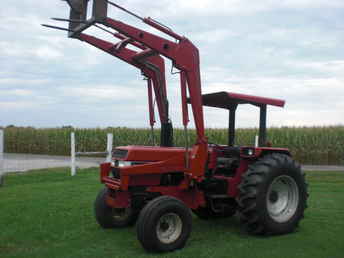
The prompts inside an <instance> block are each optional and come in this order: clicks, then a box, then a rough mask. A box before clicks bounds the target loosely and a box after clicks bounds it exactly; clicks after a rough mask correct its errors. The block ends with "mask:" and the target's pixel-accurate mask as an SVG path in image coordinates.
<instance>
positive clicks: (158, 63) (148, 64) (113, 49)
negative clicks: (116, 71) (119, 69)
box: [77, 33, 168, 124]
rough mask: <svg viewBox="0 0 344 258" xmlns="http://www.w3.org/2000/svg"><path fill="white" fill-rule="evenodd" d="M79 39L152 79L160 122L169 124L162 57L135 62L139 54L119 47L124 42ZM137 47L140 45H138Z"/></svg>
mask: <svg viewBox="0 0 344 258" xmlns="http://www.w3.org/2000/svg"><path fill="white" fill-rule="evenodd" d="M118 35H120V34H118ZM118 37H120V36H118ZM77 38H78V39H80V40H81V41H84V42H87V43H88V44H90V45H92V46H95V47H97V48H99V49H101V50H103V51H104V52H107V53H109V54H110V55H112V56H114V57H117V58H119V59H121V60H122V61H124V62H126V63H128V64H130V65H133V66H135V67H137V68H138V69H140V70H141V71H142V73H143V74H144V75H145V76H146V77H147V78H148V79H151V80H152V82H153V88H154V93H155V96H156V101H157V106H158V110H159V117H160V121H161V123H162V124H163V123H167V122H168V110H167V109H168V104H167V96H166V81H165V62H164V59H163V58H161V57H160V56H152V57H149V58H148V59H147V60H145V62H135V61H134V60H133V57H134V56H135V55H136V54H137V52H136V51H134V50H131V49H129V48H127V47H125V46H122V47H119V46H120V45H121V42H122V41H120V42H119V43H117V44H113V43H111V42H108V41H105V40H102V39H99V38H97V37H94V36H90V35H88V34H84V33H81V34H80V35H78V37H77ZM124 40H125V39H124ZM135 46H138V45H137V44H136V45H135Z"/></svg>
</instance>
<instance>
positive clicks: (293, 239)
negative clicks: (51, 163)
mask: <svg viewBox="0 0 344 258" xmlns="http://www.w3.org/2000/svg"><path fill="white" fill-rule="evenodd" d="M307 178H308V181H309V191H310V199H309V208H308V209H307V211H306V218H305V219H304V220H303V221H302V223H301V225H300V227H299V229H298V231H297V232H296V233H293V234H289V235H284V236H274V237H256V236H251V235H248V234H246V233H245V232H244V231H242V230H241V228H240V225H239V222H238V220H237V219H236V218H229V219H222V220H216V221H202V220H200V219H197V218H194V219H193V231H192V234H191V237H190V239H189V241H188V243H187V245H186V247H185V248H184V249H182V250H179V251H176V252H172V253H166V254H147V253H146V252H145V251H144V250H143V249H142V248H141V246H140V244H139V242H138V241H137V240H136V232H135V227H129V228H124V229H115V230H104V229H101V228H100V227H99V226H98V225H97V224H96V222H95V219H94V217H93V201H94V199H95V196H96V194H97V192H98V191H99V190H100V189H101V188H102V185H100V184H99V183H98V173H97V169H86V170H81V171H80V172H79V173H78V175H77V176H75V177H70V176H69V171H68V170H67V169H51V170H44V171H35V172H32V173H27V174H10V175H7V176H6V178H5V185H4V187H1V188H0V210H1V211H0V225H1V227H0V257H1V258H11V257H25V258H27V257H42V258H43V257H44V258H48V257H64V258H68V257H70V258H77V257H83V258H84V257H135V258H139V257H207V258H208V257H235V258H240V257H245V258H248V257H264V258H269V257H271V258H275V257H279V258H280V257H281V258H283V257H286V258H290V257H293V258H294V257H312V258H316V257H319V258H329V257H331V258H336V257H338V258H339V257H343V254H344V240H343V239H344V173H343V172H309V173H308V174H307Z"/></svg>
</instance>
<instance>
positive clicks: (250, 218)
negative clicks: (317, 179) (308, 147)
mask: <svg viewBox="0 0 344 258" xmlns="http://www.w3.org/2000/svg"><path fill="white" fill-rule="evenodd" d="M239 192H240V194H239V206H240V208H239V212H240V218H241V222H242V223H243V224H244V226H245V228H246V229H247V231H248V232H250V233H254V234H285V233H289V232H292V231H293V230H294V229H295V228H296V227H297V226H298V224H299V221H300V220H301V219H302V218H303V216H304V210H305V208H306V207H307V203H306V202H307V198H308V193H307V184H306V182H305V176H304V174H303V173H302V171H301V168H300V165H299V164H297V163H296V162H295V161H293V160H292V159H291V157H290V156H288V155H285V154H279V153H274V154H269V155H266V156H264V157H263V158H261V159H259V160H258V161H257V162H255V163H254V164H252V165H251V166H250V167H249V169H248V170H247V172H246V173H245V174H244V175H243V178H242V182H241V184H240V185H239Z"/></svg>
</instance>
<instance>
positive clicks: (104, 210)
mask: <svg viewBox="0 0 344 258" xmlns="http://www.w3.org/2000/svg"><path fill="white" fill-rule="evenodd" d="M109 191H110V190H109V189H108V188H104V189H102V190H101V191H100V192H99V193H98V196H97V198H96V200H95V202H94V212H95V217H96V220H97V222H98V224H99V225H100V226H101V227H102V228H119V227H126V226H129V225H132V224H133V223H135V221H136V218H137V213H136V212H135V211H134V210H133V209H132V208H131V207H127V208H113V207H110V206H109V205H108V204H107V203H106V197H107V195H108V194H109Z"/></svg>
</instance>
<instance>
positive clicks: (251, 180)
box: [44, 0, 308, 252]
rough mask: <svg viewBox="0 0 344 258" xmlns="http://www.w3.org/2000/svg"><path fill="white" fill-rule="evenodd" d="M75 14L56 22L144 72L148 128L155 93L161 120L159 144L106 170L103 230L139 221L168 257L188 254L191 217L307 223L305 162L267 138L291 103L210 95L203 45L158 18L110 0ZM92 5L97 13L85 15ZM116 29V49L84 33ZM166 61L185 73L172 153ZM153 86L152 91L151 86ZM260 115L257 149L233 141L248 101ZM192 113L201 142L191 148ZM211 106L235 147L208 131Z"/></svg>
mask: <svg viewBox="0 0 344 258" xmlns="http://www.w3.org/2000/svg"><path fill="white" fill-rule="evenodd" d="M66 2H67V3H68V4H69V6H70V16H69V18H68V19H65V18H54V20H57V21H65V22H68V24H69V27H68V28H61V27H56V26H52V25H44V26H46V27H49V28H54V29H60V30H66V31H68V36H69V37H70V38H74V39H78V40H81V41H83V42H86V43H88V44H91V45H93V46H95V47H97V48H99V49H100V50H103V51H104V52H107V53H108V54H111V55H112V56H114V57H117V58H120V59H121V60H123V61H125V62H126V63H128V64H130V65H133V66H135V67H137V68H138V69H140V71H141V72H142V74H143V75H144V76H145V78H146V79H147V81H148V84H147V85H148V103H149V117H150V119H149V120H150V125H151V127H152V128H153V126H154V123H155V119H154V105H153V102H154V101H153V92H154V96H155V99H156V102H157V106H158V111H159V117H160V121H161V139H160V145H159V146H157V145H156V144H155V142H154V141H153V142H152V145H151V146H137V145H131V146H119V147H117V148H116V149H115V150H114V152H113V162H109V163H103V164H101V166H100V181H101V183H103V184H104V186H105V187H104V189H103V190H101V191H100V192H99V194H98V196H97V198H96V201H95V217H96V220H97V222H98V224H99V225H100V226H101V227H103V228H117V227H125V226H128V225H131V224H134V223H136V229H137V237H138V240H139V241H140V243H141V244H142V246H143V247H144V248H145V249H146V250H147V251H152V252H165V251H173V250H176V249H180V248H182V247H183V246H184V245H185V244H186V242H187V239H188V238H189V236H190V233H191V228H192V213H194V214H195V215H196V216H197V217H199V218H200V219H209V220H210V219H216V218H222V217H230V216H233V215H234V214H238V216H239V218H240V221H241V223H242V224H243V225H244V228H245V229H246V230H247V231H248V232H250V233H253V234H259V235H272V234H285V233H289V232H292V231H293V230H294V229H295V228H296V227H297V226H298V224H299V222H300V220H301V219H302V218H303V215H304V210H305V208H306V202H307V197H308V193H307V184H306V182H305V178H304V174H303V172H302V171H301V168H300V165H299V164H298V163H297V162H296V161H294V160H293V158H292V155H291V154H290V152H289V150H288V149H285V148H276V147H271V144H269V143H268V141H267V134H266V115H267V107H268V106H269V105H272V106H278V107H283V106H284V101H283V100H279V99H272V98H264V97H258V96H251V95H245V94H238V93H232V92H217V93H211V94H203V95H202V91H201V76H200V61H199V52H198V49H197V47H196V46H195V45H194V44H193V43H192V42H191V41H190V40H189V39H187V38H186V37H184V36H181V35H179V34H177V33H175V32H174V31H173V30H171V29H170V28H168V27H167V26H165V25H162V24H161V23H159V22H158V21H156V20H154V19H152V18H149V17H148V18H142V17H140V16H139V15H137V14H135V13H133V12H131V11H129V10H127V9H125V8H123V7H122V6H119V5H118V4H116V3H114V2H111V1H107V0H94V1H88V0H66ZM91 2H92V14H91V15H89V14H88V13H87V10H88V8H87V7H88V6H89V5H90V4H91ZM109 7H115V8H117V9H120V10H121V11H124V12H126V13H127V14H129V15H132V16H134V17H135V18H137V19H139V20H140V21H142V22H143V23H145V24H146V25H148V26H150V27H152V28H154V29H156V30H158V31H160V34H165V35H167V36H168V37H169V38H173V39H174V40H173V41H172V40H170V39H166V38H164V37H162V36H158V35H156V34H153V33H151V32H148V31H145V30H143V29H139V28H137V27H135V26H132V25H129V24H127V23H124V22H122V21H119V20H117V19H113V18H110V17H108V12H109V11H110V10H108V9H110V8H109ZM91 26H92V27H96V28H98V29H100V30H102V31H105V32H107V33H110V34H111V35H113V36H114V38H117V39H119V41H118V42H116V43H112V42H108V41H105V40H103V39H100V38H97V37H94V36H91V35H88V34H86V33H85V30H87V29H88V28H89V27H91ZM164 58H166V59H169V60H171V61H172V65H173V67H175V68H176V69H177V70H178V71H179V72H178V73H179V76H180V92H181V94H180V95H181V101H182V105H181V112H182V116H183V121H182V123H183V126H184V132H185V146H184V147H174V146H173V141H172V132H173V129H172V123H171V121H170V119H169V114H168V100H167V93H166V85H167V84H166V82H165V67H164V66H165V64H164ZM152 88H154V91H153V90H152ZM245 104H246V105H247V104H248V105H253V106H256V107H258V108H259V110H260V119H259V141H258V143H257V145H255V146H237V145H236V144H235V120H236V117H235V114H236V110H237V108H238V106H240V105H245ZM188 105H190V107H191V111H192V115H193V120H194V123H195V128H196V141H195V143H194V144H193V145H191V146H190V145H189V141H188V123H189V108H188ZM203 106H208V107H214V108H221V109H226V110H228V111H229V120H228V144H227V145H220V144H216V143H210V142H209V141H208V139H207V137H206V135H205V127H204V118H203Z"/></svg>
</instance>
